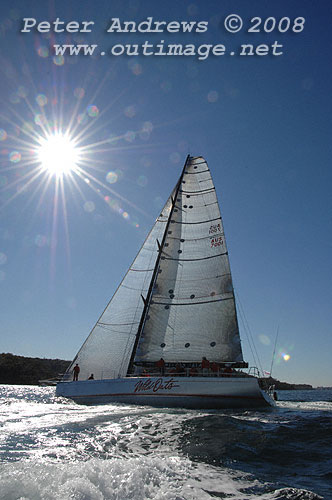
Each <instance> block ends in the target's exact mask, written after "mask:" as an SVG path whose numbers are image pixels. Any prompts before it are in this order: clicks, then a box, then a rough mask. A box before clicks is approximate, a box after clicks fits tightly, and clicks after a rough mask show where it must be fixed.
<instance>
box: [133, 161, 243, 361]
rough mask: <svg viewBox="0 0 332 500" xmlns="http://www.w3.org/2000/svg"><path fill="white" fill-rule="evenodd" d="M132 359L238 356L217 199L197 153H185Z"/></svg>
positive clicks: (230, 358)
mask: <svg viewBox="0 0 332 500" xmlns="http://www.w3.org/2000/svg"><path fill="white" fill-rule="evenodd" d="M146 314H147V316H146V321H145V324H144V328H143V329H142V333H141V337H140V342H139V345H138V349H137V354H136V358H135V361H136V362H144V361H145V362H147V361H156V360H158V359H159V358H160V357H162V358H163V359H164V360H165V362H200V361H201V359H202V357H203V356H206V357H207V359H209V360H210V361H216V362H221V361H223V362H241V361H243V357H242V349H241V344H240V337H239V331H238V324H237V318H236V311H235V302H234V292H233V285H232V278H231V273H230V266H229V260H228V253H227V247H226V241H225V235H224V230H223V224H222V219H221V215H220V210H219V204H218V200H217V196H216V192H215V188H214V185H213V181H212V178H211V174H210V170H209V168H208V166H207V163H206V161H205V160H204V159H203V158H202V157H196V158H190V159H188V161H187V163H186V166H185V168H184V172H183V174H182V176H181V184H180V186H179V189H178V192H177V196H176V199H175V200H174V207H173V210H172V213H171V219H170V223H169V225H168V228H167V234H166V237H165V241H164V245H163V248H162V249H161V257H160V263H159V269H158V273H157V276H156V281H155V284H154V287H153V292H152V297H151V301H150V305H149V308H148V310H147V312H146Z"/></svg>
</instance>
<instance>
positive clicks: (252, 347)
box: [236, 292, 264, 375]
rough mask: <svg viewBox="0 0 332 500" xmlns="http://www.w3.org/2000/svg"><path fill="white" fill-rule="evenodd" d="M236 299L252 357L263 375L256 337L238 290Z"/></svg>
mask: <svg viewBox="0 0 332 500" xmlns="http://www.w3.org/2000/svg"><path fill="white" fill-rule="evenodd" d="M236 299H237V302H238V304H239V306H240V307H239V312H240V317H241V320H242V324H243V326H244V329H245V332H246V336H247V340H248V344H249V347H250V351H251V354H252V357H253V359H254V362H255V364H256V365H258V367H259V369H260V371H261V373H262V375H263V373H264V370H263V368H262V364H261V362H260V359H259V356H258V352H257V349H256V346H255V342H254V338H253V335H252V333H251V329H250V326H249V323H248V320H247V318H246V315H245V312H244V308H243V306H242V303H241V301H240V297H239V294H238V292H236ZM251 344H252V345H251ZM254 352H255V354H256V356H255V354H254ZM256 358H257V360H256Z"/></svg>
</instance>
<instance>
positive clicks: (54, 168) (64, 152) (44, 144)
mask: <svg viewBox="0 0 332 500" xmlns="http://www.w3.org/2000/svg"><path fill="white" fill-rule="evenodd" d="M39 144H40V146H39V148H38V149H37V157H38V160H39V162H40V164H41V166H42V167H43V168H44V169H45V170H47V171H48V172H49V173H50V174H55V175H57V176H62V175H63V174H68V173H69V172H70V171H72V170H75V169H76V167H77V163H78V161H79V151H78V148H76V146H75V143H74V142H73V141H72V140H71V139H70V137H68V136H67V135H64V134H61V133H58V134H54V135H49V136H47V137H43V138H41V139H40V140H39Z"/></svg>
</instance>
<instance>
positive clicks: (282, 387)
mask: <svg viewBox="0 0 332 500" xmlns="http://www.w3.org/2000/svg"><path fill="white" fill-rule="evenodd" d="M260 385H261V386H266V385H274V386H275V389H277V390H278V391H293V390H307V389H312V388H313V387H312V385H309V384H289V383H288V382H280V380H277V379H276V378H273V377H268V378H263V379H260Z"/></svg>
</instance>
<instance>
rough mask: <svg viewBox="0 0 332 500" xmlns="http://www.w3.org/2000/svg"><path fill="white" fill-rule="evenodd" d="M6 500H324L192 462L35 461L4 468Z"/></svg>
mask: <svg viewBox="0 0 332 500" xmlns="http://www.w3.org/2000/svg"><path fill="white" fill-rule="evenodd" d="M0 471H1V479H0V491H1V493H0V495H1V499H2V500H17V499H20V500H67V499H74V500H147V499H149V498H151V499H155V500H207V499H211V498H228V499H229V500H254V499H260V500H319V499H321V498H322V497H319V496H318V495H316V494H315V493H313V492H310V491H306V490H300V489H295V488H284V489H281V490H275V489H274V488H272V487H271V486H269V485H266V484H261V483H259V482H258V481H257V480H255V479H253V478H252V477H250V476H249V475H245V474H240V473H236V472H234V471H228V470H217V469H216V468H213V467H210V468H208V467H206V466H202V465H195V464H192V463H191V462H190V461H189V460H188V459H180V458H179V457H169V458H168V459H162V458H159V457H154V458H146V457H145V458H141V459H128V460H121V459H113V460H101V459H91V460H89V461H86V462H80V463H70V464H68V463H67V464H63V463H62V464H59V463H43V464H41V463H38V462H35V461H26V462H20V463H18V462H16V463H14V464H4V465H1V467H0Z"/></svg>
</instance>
